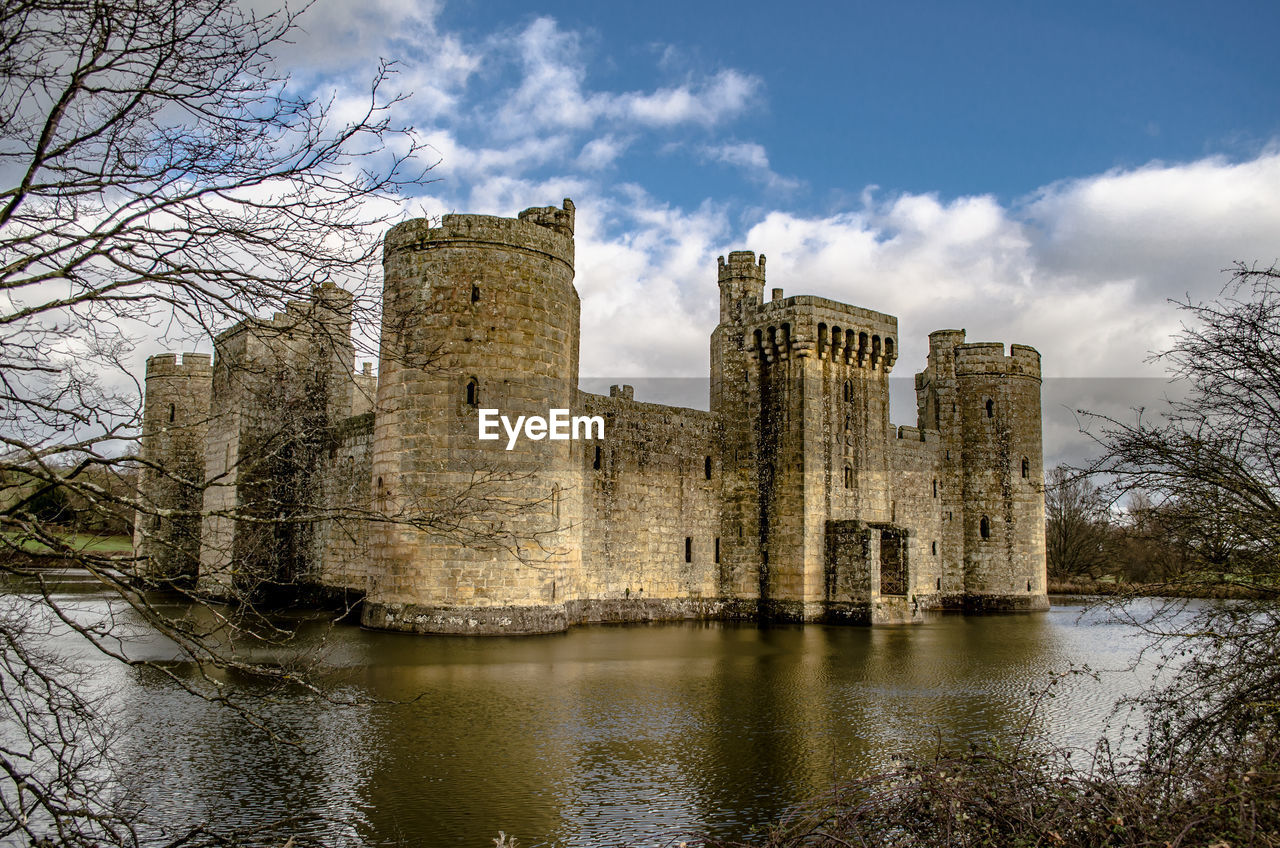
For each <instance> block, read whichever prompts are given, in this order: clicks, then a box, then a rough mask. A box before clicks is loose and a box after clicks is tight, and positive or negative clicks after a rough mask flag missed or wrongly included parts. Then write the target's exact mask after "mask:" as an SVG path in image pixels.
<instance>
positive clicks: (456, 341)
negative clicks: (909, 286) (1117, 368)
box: [136, 200, 1048, 634]
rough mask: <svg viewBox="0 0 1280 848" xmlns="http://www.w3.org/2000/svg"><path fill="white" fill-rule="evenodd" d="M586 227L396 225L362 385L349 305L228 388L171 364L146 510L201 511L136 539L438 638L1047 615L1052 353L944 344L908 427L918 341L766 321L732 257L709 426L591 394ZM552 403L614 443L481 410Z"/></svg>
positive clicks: (859, 326)
mask: <svg viewBox="0 0 1280 848" xmlns="http://www.w3.org/2000/svg"><path fill="white" fill-rule="evenodd" d="M574 215H575V210H574V207H573V204H572V203H571V202H570V201H568V200H566V201H565V202H564V205H563V206H562V207H554V206H552V207H541V208H533V209H528V210H525V211H524V212H522V213H521V214H520V215H519V216H518V217H517V218H514V219H512V218H498V217H492V216H486V215H446V216H445V217H444V218H443V220H442V221H440V222H439V223H438V224H433V223H432V222H429V221H425V220H414V221H408V222H405V223H403V224H400V225H398V226H396V227H393V228H392V229H391V231H390V232H389V233H388V234H387V237H386V241H385V248H384V258H383V265H384V289H383V324H382V333H381V347H380V354H379V364H378V371H377V374H376V376H375V375H374V374H373V373H372V371H371V370H370V369H369V367H368V366H367V365H366V366H365V367H364V369H363V370H362V371H359V372H355V373H353V372H352V371H351V364H352V362H353V352H354V351H353V347H352V345H351V317H352V313H351V298H350V295H348V294H347V293H345V292H343V291H341V290H340V289H336V288H334V287H332V286H323V287H319V288H317V289H316V290H315V292H314V293H313V296H312V297H311V298H310V299H309V300H307V301H303V302H298V303H295V304H291V305H290V307H289V309H288V310H287V311H286V313H283V314H279V315H276V316H275V317H274V318H272V319H270V320H250V321H245V322H242V323H241V324H239V325H237V326H236V327H233V328H232V329H230V330H228V331H226V332H225V333H222V334H221V335H219V336H218V338H217V339H216V340H215V343H214V350H215V357H214V360H213V363H212V367H211V366H210V362H209V358H208V357H207V356H206V357H203V358H202V357H200V356H198V355H194V354H187V355H186V356H184V357H183V358H182V359H181V360H179V359H178V358H177V357H176V356H175V355H173V354H165V355H161V356H156V357H153V358H152V359H151V360H149V361H148V366H147V403H146V407H145V418H144V430H143V455H144V457H146V459H147V461H148V463H149V469H151V470H148V471H147V473H145V474H144V476H143V481H142V486H143V493H142V494H143V495H144V496H145V497H147V498H148V499H149V500H150V501H151V502H152V504H154V507H155V511H156V512H158V513H159V514H161V515H164V514H172V515H173V516H175V517H177V518H179V519H180V520H178V521H176V522H175V521H170V522H169V523H167V524H166V523H164V522H163V520H162V519H159V518H156V517H153V516H151V515H148V517H147V518H146V520H144V521H140V522H139V523H138V532H137V538H136V544H137V547H138V550H139V552H140V554H142V555H144V556H146V557H147V558H148V561H149V563H150V565H149V574H150V576H152V577H153V578H155V579H157V580H161V581H163V580H184V581H188V582H190V581H195V583H196V585H197V586H198V587H200V588H202V589H203V590H204V591H207V592H209V593H211V594H214V595H223V596H237V595H243V594H244V593H251V594H254V595H261V594H262V593H263V592H267V593H268V594H269V593H271V592H279V591H284V590H286V589H288V590H295V591H296V590H298V589H305V590H314V591H319V592H343V593H346V594H347V595H348V597H352V596H354V597H359V598H362V599H363V602H362V605H361V620H362V622H363V623H364V624H365V625H366V626H370V627H378V628H387V629H396V630H408V631H413V632H421V633H471V634H527V633H546V632H555V631H560V630H564V629H565V628H567V627H569V626H571V625H574V624H580V623H588V622H603V621H609V622H616V621H619V622H620V621H653V620H670V619H687V618H696V619H713V618H735V619H751V620H761V621H787V622H828V623H853V624H885V623H907V622H915V621H919V620H921V619H922V618H923V614H924V613H925V612H927V611H930V610H947V609H955V610H966V611H993V610H1003V611H1014V610H1018V611H1027V610H1043V609H1046V608H1047V607H1048V598H1047V595H1046V589H1045V546H1044V494H1043V491H1044V490H1043V482H1044V472H1043V457H1042V450H1041V418H1040V357H1039V354H1038V353H1036V351H1035V350H1033V349H1032V348H1029V347H1026V346H1023V345H1013V346H1012V348H1011V349H1010V350H1009V351H1008V352H1007V353H1006V351H1005V348H1004V346H1003V345H1002V344H1000V343H978V344H974V343H967V342H966V340H965V333H964V331H963V330H939V331H937V332H934V333H931V334H930V336H929V357H928V362H927V363H926V365H925V368H924V370H923V371H921V372H920V373H918V374H917V375H916V395H917V405H918V409H917V422H916V425H915V426H901V427H894V426H893V425H891V424H890V422H889V383H888V378H889V373H890V371H891V370H892V368H893V366H894V365H895V363H896V361H897V351H898V323H897V319H896V318H894V317H893V316H890V315H885V314H883V313H880V312H874V311H871V310H869V309H863V308H860V307H854V306H849V305H847V304H843V303H837V302H835V301H831V300H827V299H825V298H821V297H814V296H808V295H801V296H793V297H783V293H782V290H781V289H774V290H773V292H772V297H771V298H770V299H769V300H768V301H766V300H765V298H764V290H765V258H764V257H763V256H760V257H756V255H755V254H754V253H752V252H750V251H735V252H733V253H730V254H729V256H728V258H727V259H726V258H725V257H721V258H720V259H719V263H718V271H717V282H718V286H719V290H720V323H719V325H718V326H717V327H716V328H715V330H714V331H713V332H712V334H711V409H710V411H700V410H695V409H683V408H676V407H669V406H661V405H658V404H652V403H644V402H642V401H637V400H636V399H635V398H634V392H633V391H632V389H631V387H629V386H615V387H614V388H613V389H612V390H611V391H610V394H609V396H608V397H604V396H600V395H595V394H591V393H588V392H583V391H581V390H580V389H579V388H578V351H579V336H580V324H579V301H578V294H577V291H576V289H575V288H574V284H573V278H574V247H573V229H574ZM555 408H559V409H567V410H570V412H571V414H572V415H575V416H598V417H599V418H600V419H601V420H602V421H603V424H604V438H603V439H600V440H596V439H579V440H559V441H555V440H551V439H537V440H535V439H528V438H522V439H519V440H517V441H516V442H515V444H514V445H513V446H512V448H511V449H510V450H508V445H507V440H506V438H505V436H504V437H503V438H501V439H498V440H492V441H486V440H481V439H479V438H478V432H479V416H480V414H481V410H484V409H497V410H499V411H500V412H501V414H503V415H506V416H508V417H509V418H510V419H513V420H514V419H515V417H516V416H519V415H526V416H531V415H541V416H546V415H547V414H548V411H549V410H550V409H555ZM201 458H202V461H203V464H201ZM201 516H202V520H201Z"/></svg>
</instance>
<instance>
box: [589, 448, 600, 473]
mask: <svg viewBox="0 0 1280 848" xmlns="http://www.w3.org/2000/svg"><path fill="white" fill-rule="evenodd" d="M591 467H592V468H594V469H595V470H596V471H599V470H600V446H599V445H597V446H596V458H595V459H594V460H592V462H591Z"/></svg>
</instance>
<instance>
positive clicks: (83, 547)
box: [20, 533, 133, 554]
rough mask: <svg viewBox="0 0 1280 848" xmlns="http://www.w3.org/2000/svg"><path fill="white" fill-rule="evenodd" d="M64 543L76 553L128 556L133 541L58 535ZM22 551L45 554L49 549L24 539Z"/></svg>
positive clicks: (83, 535)
mask: <svg viewBox="0 0 1280 848" xmlns="http://www.w3.org/2000/svg"><path fill="white" fill-rule="evenodd" d="M59 536H60V537H61V538H62V540H63V541H64V542H66V543H67V544H68V545H70V546H71V547H73V548H75V549H76V550H78V551H84V552H86V553H95V554H128V553H132V552H133V539H132V538H130V537H129V536H102V535H98V534H94V533H60V534H59ZM20 546H21V548H22V549H23V550H24V551H30V552H31V553H47V552H48V551H49V547H48V546H46V545H45V544H44V543H42V542H37V541H36V540H35V539H24V540H22V542H21V544H20Z"/></svg>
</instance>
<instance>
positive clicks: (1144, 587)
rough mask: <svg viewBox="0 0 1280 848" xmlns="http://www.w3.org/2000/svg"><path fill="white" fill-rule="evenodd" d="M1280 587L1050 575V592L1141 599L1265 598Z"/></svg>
mask: <svg viewBox="0 0 1280 848" xmlns="http://www.w3.org/2000/svg"><path fill="white" fill-rule="evenodd" d="M1277 593H1278V590H1271V589H1265V588H1260V587H1256V586H1249V585H1245V584H1240V583H1229V582H1224V581H1222V580H1221V579H1215V580H1208V579H1206V580H1204V581H1202V582H1197V581H1194V580H1181V581H1178V582H1176V583H1124V582H1118V581H1115V580H1088V579H1080V578H1073V579H1070V580H1065V579H1055V578H1052V577H1050V578H1049V594H1050V595H1103V596H1107V597H1140V598H1223V599H1225V598H1234V599H1240V600H1262V599H1266V598H1274V597H1276V595H1277Z"/></svg>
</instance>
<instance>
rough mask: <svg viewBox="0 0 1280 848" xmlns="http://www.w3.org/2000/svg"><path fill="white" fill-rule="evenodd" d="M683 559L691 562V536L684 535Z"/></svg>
mask: <svg viewBox="0 0 1280 848" xmlns="http://www.w3.org/2000/svg"><path fill="white" fill-rule="evenodd" d="M684 561H685V562H693V537H692V536H685V537H684Z"/></svg>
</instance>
